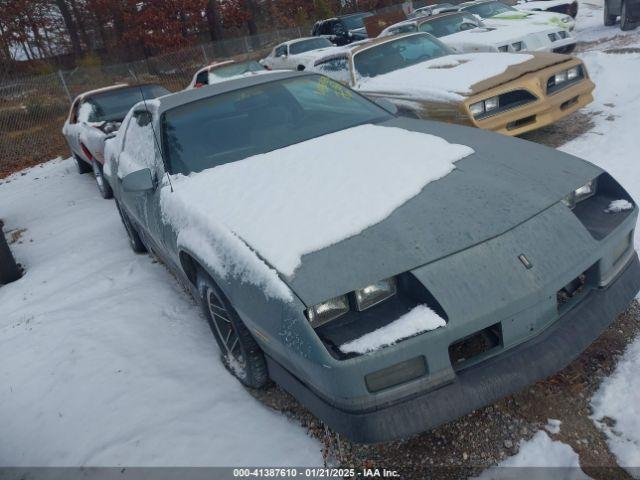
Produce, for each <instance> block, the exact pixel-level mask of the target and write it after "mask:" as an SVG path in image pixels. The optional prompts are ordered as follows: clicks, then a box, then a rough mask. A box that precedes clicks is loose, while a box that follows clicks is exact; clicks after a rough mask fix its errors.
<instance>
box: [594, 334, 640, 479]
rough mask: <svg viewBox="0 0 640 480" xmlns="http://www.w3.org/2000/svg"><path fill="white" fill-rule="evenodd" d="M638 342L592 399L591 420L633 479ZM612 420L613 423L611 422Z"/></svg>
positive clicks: (638, 461)
mask: <svg viewBox="0 0 640 480" xmlns="http://www.w3.org/2000/svg"><path fill="white" fill-rule="evenodd" d="M639 374H640V339H636V341H635V342H634V343H633V344H631V346H630V347H629V348H628V349H627V351H626V352H625V354H624V356H623V358H622V359H621V360H620V362H619V363H618V365H617V367H616V370H615V372H614V373H613V375H611V376H610V377H608V378H606V379H605V380H604V381H603V382H602V385H601V386H600V389H599V390H598V392H596V394H595V395H594V396H593V398H592V399H591V406H592V408H593V414H592V416H591V418H592V419H593V420H594V422H595V423H596V425H597V426H598V427H600V428H601V429H602V430H603V431H604V433H605V434H606V435H607V443H608V444H609V448H610V450H611V451H612V452H613V454H614V455H615V456H616V458H617V459H618V463H619V464H620V466H622V467H627V468H629V469H631V468H632V467H634V470H633V471H631V470H630V471H629V473H631V474H632V475H636V478H640V476H638V475H639V474H640V472H639V471H638V467H639V466H640V375H639ZM611 419H613V422H611Z"/></svg>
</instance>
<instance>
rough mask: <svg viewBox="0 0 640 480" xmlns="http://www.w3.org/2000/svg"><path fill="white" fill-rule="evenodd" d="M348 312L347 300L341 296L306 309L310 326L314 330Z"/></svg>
mask: <svg viewBox="0 0 640 480" xmlns="http://www.w3.org/2000/svg"><path fill="white" fill-rule="evenodd" d="M348 312H349V298H348V297H347V296H346V295H341V296H339V297H335V298H332V299H331V300H327V301H326V302H322V303H319V304H318V305H314V306H313V307H311V308H309V309H307V318H308V319H309V323H310V324H311V326H312V327H313V328H316V327H319V326H320V325H324V324H325V323H327V322H330V321H331V320H335V319H336V318H338V317H341V316H342V315H344V314H346V313H348Z"/></svg>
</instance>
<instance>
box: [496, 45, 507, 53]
mask: <svg viewBox="0 0 640 480" xmlns="http://www.w3.org/2000/svg"><path fill="white" fill-rule="evenodd" d="M498 51H499V52H508V51H509V45H502V46H501V47H498Z"/></svg>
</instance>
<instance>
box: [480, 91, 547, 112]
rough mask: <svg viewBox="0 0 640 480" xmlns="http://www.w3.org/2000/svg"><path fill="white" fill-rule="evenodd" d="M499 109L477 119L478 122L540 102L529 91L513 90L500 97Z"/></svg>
mask: <svg viewBox="0 0 640 480" xmlns="http://www.w3.org/2000/svg"><path fill="white" fill-rule="evenodd" d="M498 98H499V100H498V108H496V109H494V110H490V111H488V112H485V113H483V114H482V115H478V116H477V117H475V118H476V119H477V120H483V119H485V118H488V117H492V116H494V115H498V114H500V113H502V112H506V111H509V110H513V109H514V108H518V107H522V106H523V105H526V104H528V103H531V102H535V101H536V100H538V97H536V96H535V95H534V94H533V93H531V92H529V91H528V90H522V89H520V90H512V91H510V92H506V93H503V94H501V95H499V96H498Z"/></svg>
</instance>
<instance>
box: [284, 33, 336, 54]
mask: <svg viewBox="0 0 640 480" xmlns="http://www.w3.org/2000/svg"><path fill="white" fill-rule="evenodd" d="M326 47H333V43H331V42H330V41H329V40H328V39H326V38H325V37H317V38H311V39H309V40H303V41H301V42H296V43H292V44H291V45H289V54H291V55H297V54H298V53H304V52H308V51H310V50H316V49H318V48H326Z"/></svg>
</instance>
